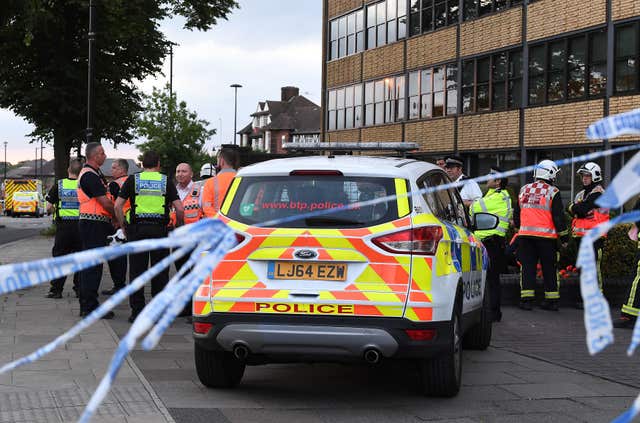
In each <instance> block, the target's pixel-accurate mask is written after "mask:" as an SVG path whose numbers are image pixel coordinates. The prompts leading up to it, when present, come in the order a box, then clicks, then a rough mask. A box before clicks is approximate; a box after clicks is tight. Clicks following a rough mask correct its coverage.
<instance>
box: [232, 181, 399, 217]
mask: <svg viewBox="0 0 640 423" xmlns="http://www.w3.org/2000/svg"><path fill="white" fill-rule="evenodd" d="M393 194H395V181H394V179H393V178H362V177H346V176H324V175H322V176H316V175H296V176H272V177H244V178H242V181H241V183H240V186H239V187H238V191H237V192H236V194H235V196H234V198H233V201H232V203H231V207H230V209H229V212H228V214H227V215H228V217H230V218H231V219H233V220H237V221H239V222H242V223H245V224H248V225H257V224H261V223H264V222H268V221H272V220H276V219H282V218H289V217H292V216H294V217H297V216H300V215H303V214H304V213H309V212H314V211H318V210H328V209H331V208H335V207H343V206H349V205H352V204H353V206H351V207H350V208H349V209H348V210H342V211H338V212H331V213H329V214H323V215H321V216H314V217H311V218H299V219H295V220H293V221H288V222H285V223H282V224H277V225H275V226H277V227H290V228H292V227H295V228H300V227H304V228H306V227H321V228H358V227H367V226H373V225H377V224H380V223H384V222H389V221H391V220H395V219H397V218H398V207H397V205H396V201H395V200H392V201H390V202H386V203H385V202H383V203H378V204H375V205H369V206H363V207H360V206H359V205H358V204H356V203H358V202H362V201H367V200H372V199H375V198H380V197H386V196H388V195H393Z"/></svg>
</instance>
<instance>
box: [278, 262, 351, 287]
mask: <svg viewBox="0 0 640 423" xmlns="http://www.w3.org/2000/svg"><path fill="white" fill-rule="evenodd" d="M267 277H268V278H269V279H298V280H318V281H336V282H341V281H346V280H347V265H346V263H300V262H291V261H270V262H269V267H268V269H267Z"/></svg>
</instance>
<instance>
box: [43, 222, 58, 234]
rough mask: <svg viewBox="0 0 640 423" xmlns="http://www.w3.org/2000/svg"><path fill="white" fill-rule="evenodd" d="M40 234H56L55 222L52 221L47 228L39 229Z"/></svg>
mask: <svg viewBox="0 0 640 423" xmlns="http://www.w3.org/2000/svg"><path fill="white" fill-rule="evenodd" d="M40 235H42V236H48V237H52V236H56V224H55V223H52V224H51V226H49V227H48V228H45V229H43V230H41V231H40Z"/></svg>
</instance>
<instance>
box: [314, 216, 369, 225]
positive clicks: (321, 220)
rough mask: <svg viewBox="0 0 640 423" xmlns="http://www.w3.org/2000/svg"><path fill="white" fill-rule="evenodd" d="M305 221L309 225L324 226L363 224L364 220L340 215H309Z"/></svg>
mask: <svg viewBox="0 0 640 423" xmlns="http://www.w3.org/2000/svg"><path fill="white" fill-rule="evenodd" d="M304 223H305V224H307V225H308V226H322V225H354V226H355V225H362V224H364V222H359V221H357V220H351V219H341V218H339V217H331V216H318V217H307V218H306V219H304Z"/></svg>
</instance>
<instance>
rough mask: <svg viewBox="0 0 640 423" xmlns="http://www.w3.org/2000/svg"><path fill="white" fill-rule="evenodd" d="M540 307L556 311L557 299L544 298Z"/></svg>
mask: <svg viewBox="0 0 640 423" xmlns="http://www.w3.org/2000/svg"><path fill="white" fill-rule="evenodd" d="M540 308H541V309H543V310H549V311H558V301H557V300H544V301H543V302H542V304H540Z"/></svg>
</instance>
